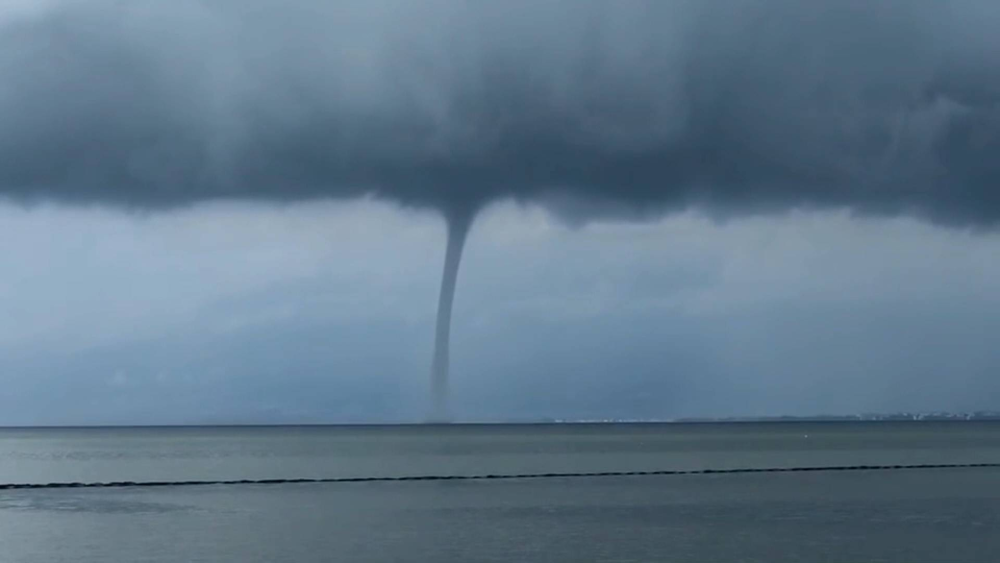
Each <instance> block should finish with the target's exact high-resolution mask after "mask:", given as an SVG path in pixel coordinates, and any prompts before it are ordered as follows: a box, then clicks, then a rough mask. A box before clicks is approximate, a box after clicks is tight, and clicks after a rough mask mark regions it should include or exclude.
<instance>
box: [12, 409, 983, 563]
mask: <svg viewBox="0 0 1000 563" xmlns="http://www.w3.org/2000/svg"><path fill="white" fill-rule="evenodd" d="M927 463H929V464H954V463H1000V424H996V423H987V422H968V423H933V422H923V423H857V424H855V423H818V424H804V423H780V424H697V425H570V426H565V425H564V426H503V425H497V426H448V427H443V426H413V427H286V428H129V429H10V430H0V482H2V483H48V482H76V481H86V482H107V481H166V480H235V479H280V478H336V477H398V476H416V475H473V474H489V473H493V474H504V473H508V474H510V473H545V472H601V471H657V470H687V469H707V468H711V469H727V468H752V467H801V466H824V465H831V466H845V465H889V464H927ZM998 529H1000V470H997V469H931V470H903V471H858V472H849V473H845V472H818V473H777V474H731V475H729V474H727V475H675V476H655V477H601V478H590V477H588V478H555V479H538V480H529V479H524V480H521V479H516V480H510V481H440V482H376V483H331V484H298V485H240V486H204V487H167V488H156V489H152V488H143V487H131V488H120V489H32V490H8V491H0V550H2V553H3V555H4V556H3V558H0V559H2V560H3V561H8V560H9V561H12V562H35V561H38V562H62V561H66V562H69V561H74V562H85V563H90V562H102V563H103V562H123V563H124V562H137V561H143V562H157V563H159V562H168V561H206V562H207V561H233V562H236V561H246V562H250V563H259V562H260V563H262V562H271V561H274V562H278V561H296V562H306V563H311V562H320V561H352V562H353V561H359V562H364V561H418V562H428V563H431V562H439V561H440V562H450V561H455V562H459V561H559V562H561V561H566V562H578V561H579V562H584V561H604V562H612V561H615V562H625V561H665V562H666V561H742V562H748V561H749V562H756V561H761V562H763V561H803V560H810V561H888V562H895V561H899V562H904V561H905V562H923V561H928V562H929V561H959V560H960V561H967V562H968V561H996V560H998V559H1000V534H997V533H996V530H998Z"/></svg>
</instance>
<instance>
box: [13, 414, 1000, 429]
mask: <svg viewBox="0 0 1000 563" xmlns="http://www.w3.org/2000/svg"><path fill="white" fill-rule="evenodd" d="M926 422H949V423H962V422H1000V413H992V412H991V413H983V414H970V415H965V414H962V415H958V414H956V415H917V416H916V417H915V416H913V415H910V416H904V415H871V417H865V416H816V417H792V416H780V417H731V418H680V419H671V420H613V419H609V420H586V419H582V420H546V419H542V420H508V421H491V420H484V421H457V422H329V423H325V422H318V423H317V422H309V423H296V422H286V423H208V424H205V423H203V424H83V425H64V424H52V425H12V426H0V430H88V429H94V430H99V429H108V430H113V429H130V428H132V429H205V428H220V429H224V428H261V429H267V428H400V427H414V428H425V427H445V426H450V427H462V426H480V427H481V426H615V425H620V426H656V425H665V426H685V425H712V424H720V425H723V424H726V425H728V424H732V425H740V424H796V423H799V424H802V423H810V424H816V423H842V424H851V423H854V424H856V423H913V424H919V423H926Z"/></svg>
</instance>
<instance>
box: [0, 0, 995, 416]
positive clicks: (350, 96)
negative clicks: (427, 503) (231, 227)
mask: <svg viewBox="0 0 1000 563" xmlns="http://www.w3.org/2000/svg"><path fill="white" fill-rule="evenodd" d="M998 28H1000V8H998V7H997V5H996V3H995V2H992V1H989V0H954V1H952V2H947V3H946V2H915V1H913V0H885V1H881V2H865V1H861V0H857V1H855V0H843V1H834V0H829V1H819V2H795V1H785V0H720V1H717V2H703V1H695V0H690V1H688V0H675V1H670V2H665V1H662V0H648V1H644V0H636V1H632V2H618V1H613V0H604V1H602V0H552V1H548V2H538V1H535V0H510V1H507V2H488V3H487V2H481V3H472V2H464V1H460V0H429V1H426V2H404V1H393V0H382V1H377V0H364V1H362V0H358V1H350V0H345V1H342V2H335V3H331V4H326V3H321V2H319V3H318V2H310V1H305V0H292V1H280V2H279V1H277V0H274V1H267V0H239V1H237V0H176V1H173V2H168V3H165V2H160V1H153V0H132V1H128V2H126V1H120V0H88V1H83V2H79V1H77V2H69V1H66V2H61V1H59V0H53V1H50V2H46V3H40V4H39V5H38V6H37V7H35V8H33V9H31V10H13V11H11V12H10V13H9V14H8V15H6V16H0V123H2V124H3V127H2V128H0V196H2V197H6V198H9V199H10V200H13V201H18V202H34V201H49V200H54V201H59V202H65V203H80V204H108V205H114V206H121V207H126V208H134V209H143V210H156V209H162V208H166V207H174V206H182V205H190V204H196V203H199V202H204V201H210V200H217V199H254V200H265V201H296V200H307V199H320V198H352V197H358V196H363V195H372V196H375V197H379V198H383V199H386V200H389V201H393V202H396V203H398V204H400V205H406V206H419V207H428V208H434V209H438V210H440V211H441V212H442V214H443V215H444V217H445V219H446V221H447V222H448V232H449V242H448V247H447V255H446V258H445V267H444V275H443V280H442V285H441V296H440V302H439V308H438V323H437V331H436V344H435V353H434V367H433V368H432V371H433V381H434V384H433V387H434V397H435V405H436V412H435V415H436V416H444V414H445V411H444V399H443V397H444V388H445V386H446V380H447V376H448V338H449V333H450V313H451V308H452V303H453V298H454V289H455V281H456V278H457V273H458V266H459V262H460V257H461V250H462V246H463V244H464V240H465V237H466V235H467V233H468V230H469V227H470V226H471V223H472V220H473V219H474V215H475V213H474V210H476V209H480V208H482V207H483V206H485V205H487V204H489V203H490V202H493V201H496V200H502V199H515V200H522V201H535V202H539V203H543V204H546V205H548V206H550V208H552V209H553V210H555V211H557V212H558V213H560V214H562V215H563V216H564V217H566V218H567V219H570V220H576V221H586V220H588V219H590V218H593V217H597V216H606V215H616V216H624V217H638V216H644V215H648V214H660V213H666V212H670V211H675V210H680V209H686V208H698V209H701V210H703V211H705V212H707V213H710V214H713V215H718V216H733V215H746V214H759V213H773V212H782V211H786V210H789V209H794V208H816V207H820V208H822V207H837V208H846V209H849V210H850V211H852V212H855V213H860V214H875V215H898V214H907V215H913V216H917V217H920V218H924V219H927V220H930V221H933V222H936V223H940V224H944V225H950V226H958V227H976V228H980V227H989V226H991V225H994V224H995V223H996V222H997V220H998V218H1000V190H997V184H998V181H1000V161H998V160H997V159H996V155H997V154H1000V63H998V62H997V60H996V57H995V53H997V52H1000V40H998V39H997V38H996V34H995V30H996V29H998ZM456 209H457V210H461V211H455V210H456Z"/></svg>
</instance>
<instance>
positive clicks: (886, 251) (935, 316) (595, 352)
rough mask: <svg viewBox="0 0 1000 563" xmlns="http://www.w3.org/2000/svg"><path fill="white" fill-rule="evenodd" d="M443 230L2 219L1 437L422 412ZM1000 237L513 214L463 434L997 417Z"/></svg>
mask: <svg viewBox="0 0 1000 563" xmlns="http://www.w3.org/2000/svg"><path fill="white" fill-rule="evenodd" d="M444 234H445V233H444V227H443V224H442V222H441V220H440V218H439V217H438V216H437V215H436V214H434V213H430V212H415V211H405V210H400V209H398V208H396V207H393V206H390V205H387V204H384V203H378V202H371V201H357V202H351V203H311V204H300V205H291V206H282V207H278V206H273V205H247V204H215V205H206V206H200V207H196V208H194V209H189V210H178V211H174V212H169V213H159V214H153V215H145V216H143V215H136V214H126V213H123V212H117V211H108V210H104V209H100V208H76V207H59V206H51V205H46V206H40V207H34V208H30V209H25V208H23V207H16V206H10V205H6V206H3V207H0V261H2V263H3V264H4V267H3V268H2V269H0V303H2V311H3V314H2V315H0V378H2V385H3V387H2V393H0V413H2V414H0V423H3V424H79V423H212V422H336V421H361V420H364V421H381V420H386V421H388V420H420V419H422V417H423V416H424V415H425V414H426V409H427V404H428V403H427V401H428V385H427V383H428V369H429V363H430V355H431V345H432V337H433V322H434V318H433V315H434V308H435V299H436V296H437V290H438V288H437V284H438V282H439V275H440V268H441V261H442V253H443V250H442V249H443V238H444ZM998 255H1000V236H997V235H996V234H991V233H972V232H969V231H967V230H960V229H947V228H941V227H935V226H929V225H927V224H924V223H921V222H917V221H915V220H912V219H892V220H884V219H852V218H851V217H850V216H849V215H848V214H847V213H845V212H838V211H835V210H832V211H827V212H821V213H819V212H809V213H797V212H793V213H791V214H789V215H783V216H765V217H751V218H746V219H740V220H734V221H730V222H727V223H724V224H718V223H714V222H712V221H710V220H708V219H705V218H704V217H701V216H699V215H697V214H694V213H686V214H680V215H672V216H669V217H666V218H664V219H662V220H658V221H653V222H646V223H624V222H620V223H615V222H598V223H591V224H589V225H587V226H585V227H582V228H570V227H567V226H565V224H564V223H562V222H560V221H557V220H554V219H553V218H552V217H551V216H550V215H549V214H548V213H547V212H546V211H544V210H543V209H540V208H537V207H530V206H528V207H518V206H515V205H513V204H500V205H497V206H494V207H491V208H490V209H488V210H487V212H486V213H485V214H484V215H483V216H482V217H480V221H479V223H478V224H477V225H476V227H475V229H474V231H473V233H472V235H471V237H470V239H469V243H468V248H467V258H466V260H467V261H466V262H465V264H463V271H462V272H461V275H460V283H459V290H458V296H457V301H456V309H455V326H454V331H455V332H454V342H453V359H454V365H453V410H454V412H455V414H456V416H457V417H458V418H463V419H505V418H527V417H535V416H552V417H567V418H573V417H604V416H609V417H610V416H615V417H666V418H668V417H678V416H698V415H735V414H739V415H756V414H812V413H821V412H835V413H854V412H863V411H892V410H907V409H920V410H927V409H949V410H971V409H990V408H998V407H1000V405H998V403H997V397H998V396H1000V377H998V374H1000V348H998V347H997V346H996V334H998V331H1000V297H998V296H997V292H996V287H998V285H1000V261H998V260H997V259H996V257H997V256H998Z"/></svg>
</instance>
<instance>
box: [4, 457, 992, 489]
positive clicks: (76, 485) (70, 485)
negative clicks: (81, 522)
mask: <svg viewBox="0 0 1000 563" xmlns="http://www.w3.org/2000/svg"><path fill="white" fill-rule="evenodd" d="M973 468H1000V463H937V464H926V463H925V464H916V465H833V466H813V467H763V468H753V467H742V468H734V469H691V470H670V469H665V470H657V471H600V472H579V473H507V474H484V475H412V476H402V477H330V478H314V479H233V480H208V481H106V482H93V483H81V482H66V483H0V490H19V489H100V488H128V487H143V488H152V487H195V486H208V485H286V484H297V483H373V482H396V481H485V480H494V479H495V480H500V479H503V480H512V479H565V478H583V477H650V476H657V475H730V474H738V473H804V472H830V471H902V470H916V469H973Z"/></svg>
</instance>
